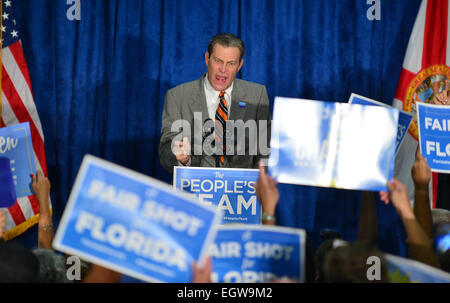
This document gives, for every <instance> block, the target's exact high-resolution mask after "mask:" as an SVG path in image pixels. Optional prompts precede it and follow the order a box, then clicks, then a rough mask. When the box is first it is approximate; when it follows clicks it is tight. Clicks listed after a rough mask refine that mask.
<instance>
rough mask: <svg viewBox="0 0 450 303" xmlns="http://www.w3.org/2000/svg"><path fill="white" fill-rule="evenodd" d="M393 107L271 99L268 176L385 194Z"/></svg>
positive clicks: (391, 155) (393, 125) (394, 129)
mask: <svg viewBox="0 0 450 303" xmlns="http://www.w3.org/2000/svg"><path fill="white" fill-rule="evenodd" d="M398 112H399V111H398V109H395V108H385V107H379V106H364V105H359V104H348V103H338V102H322V101H315V100H305V99H293V98H280V97H276V98H275V104H274V110H273V122H272V136H271V141H270V157H269V174H270V175H272V176H273V177H274V178H275V180H277V181H279V182H283V183H291V184H302V185H312V186H323V187H334V188H345V189H356V190H371V191H381V190H387V188H386V183H387V181H390V180H392V177H393V171H394V155H395V142H396V137H397V123H398Z"/></svg>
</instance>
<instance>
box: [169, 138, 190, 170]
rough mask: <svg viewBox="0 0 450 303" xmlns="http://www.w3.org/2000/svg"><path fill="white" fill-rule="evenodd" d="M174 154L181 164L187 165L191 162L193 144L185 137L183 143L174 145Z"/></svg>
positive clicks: (176, 142) (179, 142)
mask: <svg viewBox="0 0 450 303" xmlns="http://www.w3.org/2000/svg"><path fill="white" fill-rule="evenodd" d="M172 152H173V154H174V155H175V158H177V161H180V162H181V164H183V165H186V164H187V163H188V162H189V159H190V154H191V144H190V143H189V140H188V138H187V137H183V141H175V142H174V144H173V148H172Z"/></svg>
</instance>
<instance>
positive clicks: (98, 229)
mask: <svg viewBox="0 0 450 303" xmlns="http://www.w3.org/2000/svg"><path fill="white" fill-rule="evenodd" d="M220 216H221V214H220V211H218V210H216V208H214V207H211V206H207V205H202V204H200V203H198V202H197V201H195V200H194V199H192V198H191V197H189V196H188V195H186V194H184V193H182V192H180V191H178V190H174V189H173V188H172V187H170V185H167V184H165V183H162V182H160V181H158V180H155V179H153V178H150V177H147V176H144V175H141V174H139V173H137V172H134V171H131V170H128V169H126V168H123V167H120V166H117V165H115V164H113V163H110V162H107V161H104V160H101V159H98V158H95V157H93V156H90V155H87V156H85V158H84V159H83V163H82V164H81V168H80V170H79V172H78V175H77V178H76V180H75V184H74V187H73V189H72V192H71V194H70V197H69V201H68V203H67V206H66V210H65V211H64V214H63V217H62V219H61V223H60V226H59V228H58V231H57V233H56V236H55V240H54V242H53V245H54V247H55V248H56V249H57V250H60V251H63V252H65V253H68V254H73V255H77V256H79V257H81V258H84V259H86V260H88V261H90V262H92V263H96V264H99V265H101V266H104V267H107V268H110V269H112V270H115V271H118V272H122V273H124V274H126V275H128V276H132V277H135V278H137V279H140V280H144V281H150V282H189V281H191V279H192V271H191V264H192V263H193V262H197V263H198V264H199V265H200V266H201V265H202V264H203V262H204V257H205V254H206V253H207V248H208V247H209V246H210V244H211V243H212V241H213V239H214V236H215V232H216V230H215V226H216V225H217V224H218V221H219V220H220Z"/></svg>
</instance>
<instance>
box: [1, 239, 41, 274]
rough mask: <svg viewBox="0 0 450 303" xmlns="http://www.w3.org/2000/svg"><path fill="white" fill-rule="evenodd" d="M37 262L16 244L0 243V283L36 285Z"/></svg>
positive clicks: (25, 249)
mask: <svg viewBox="0 0 450 303" xmlns="http://www.w3.org/2000/svg"><path fill="white" fill-rule="evenodd" d="M39 275H40V273H39V260H38V258H37V257H36V256H35V255H34V254H33V253H32V252H31V250H30V249H29V248H27V247H25V246H24V245H22V244H21V243H18V242H2V243H0V283H37V282H38V281H39Z"/></svg>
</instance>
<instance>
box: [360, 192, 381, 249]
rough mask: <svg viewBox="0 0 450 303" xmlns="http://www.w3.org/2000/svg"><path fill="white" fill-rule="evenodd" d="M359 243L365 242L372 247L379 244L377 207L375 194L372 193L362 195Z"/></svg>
mask: <svg viewBox="0 0 450 303" xmlns="http://www.w3.org/2000/svg"><path fill="white" fill-rule="evenodd" d="M358 241H359V242H365V243H367V244H368V245H370V246H377V243H378V222H377V207H376V201H375V197H374V193H373V192H371V191H363V193H362V201H361V215H360V217H359V226H358Z"/></svg>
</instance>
